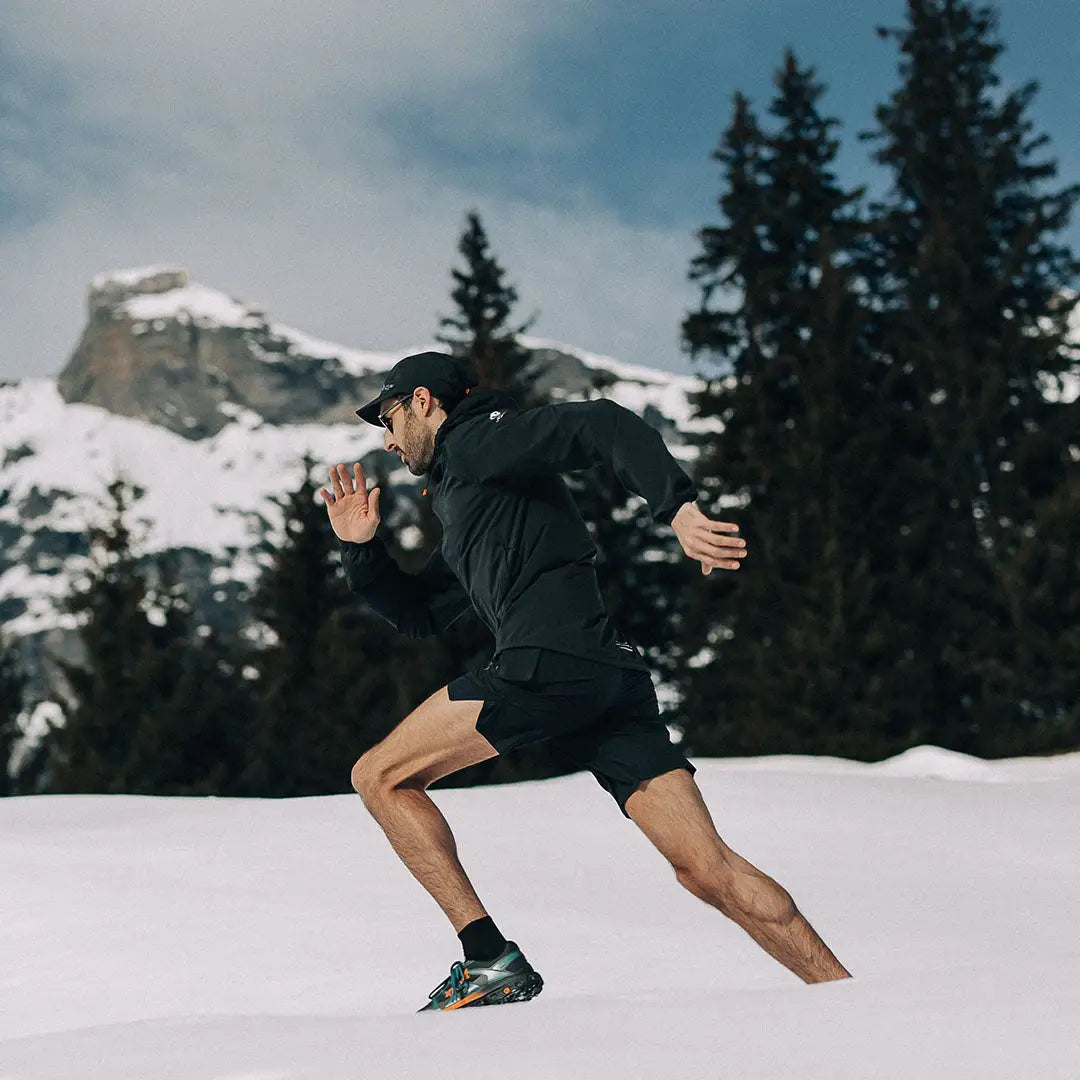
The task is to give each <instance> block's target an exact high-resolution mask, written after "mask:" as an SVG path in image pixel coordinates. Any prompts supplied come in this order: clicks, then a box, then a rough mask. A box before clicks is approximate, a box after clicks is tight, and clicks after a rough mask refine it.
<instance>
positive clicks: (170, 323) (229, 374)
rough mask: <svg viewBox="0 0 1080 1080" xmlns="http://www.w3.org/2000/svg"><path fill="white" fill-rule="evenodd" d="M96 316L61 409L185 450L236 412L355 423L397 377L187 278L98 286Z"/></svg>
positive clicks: (145, 277)
mask: <svg viewBox="0 0 1080 1080" xmlns="http://www.w3.org/2000/svg"><path fill="white" fill-rule="evenodd" d="M87 309H88V320H87V324H86V326H85V328H84V329H83V332H82V335H81V337H80V339H79V342H78V344H77V345H76V347H75V350H74V352H73V353H72V355H71V358H70V360H69V361H68V363H67V366H66V367H65V368H64V370H63V371H62V372H61V374H60V376H59V378H58V380H57V387H58V389H59V391H60V394H61V395H62V396H63V398H64V400H65V401H67V402H81V403H85V404H90V405H99V406H101V407H102V408H105V409H108V410H109V411H110V412H113V413H117V414H119V415H121V416H131V417H135V418H137V419H140V420H147V421H150V422H151V423H154V424H157V425H160V426H162V427H165V428H168V429H169V430H170V431H173V432H175V433H176V434H178V435H183V436H184V437H185V438H188V439H202V438H206V437H208V436H212V435H215V434H217V432H219V431H220V430H221V429H222V428H223V427H224V426H225V425H226V424H227V423H229V422H230V419H231V418H232V417H233V416H235V415H236V411H237V409H238V408H240V409H247V410H250V411H251V412H253V413H255V414H256V415H258V416H259V417H261V418H262V419H263V420H264V421H266V422H267V423H271V424H285V423H293V424H295V423H306V422H328V423H334V422H340V421H344V420H349V419H355V417H354V416H353V410H354V409H355V408H356V405H357V402H358V401H362V400H366V398H367V397H368V396H370V394H371V393H372V392H374V390H375V389H377V387H378V385H379V384H380V382H381V374H380V372H381V371H382V370H384V369H385V367H386V366H388V360H387V359H386V358H385V357H382V356H381V355H379V354H370V355H368V356H364V354H351V353H350V351H349V350H343V349H339V348H337V347H335V346H330V345H328V344H327V343H324V342H318V341H315V340H314V339H311V338H308V337H306V335H303V334H301V333H300V332H299V331H293V330H291V328H289V327H284V326H280V325H276V324H273V323H271V322H269V321H268V320H267V318H266V315H265V313H264V312H263V311H262V310H261V309H260V308H258V307H255V306H253V305H251V304H247V303H244V302H243V301H240V300H236V299H234V298H232V297H229V296H227V295H226V294H224V293H222V292H220V291H218V290H215V289H209V288H207V287H205V286H203V285H199V284H196V283H194V282H192V281H191V280H190V279H189V277H188V274H187V271H186V270H184V269H183V268H180V267H174V266H152V267H147V268H145V269H142V270H124V271H118V272H115V273H110V274H102V275H99V276H98V277H96V278H94V280H93V281H92V282H91V284H90V289H89V293H88V297H87ZM357 360H360V362H359V363H357V362H356V361H357ZM364 360H367V361H368V362H367V363H364V362H363V361H364Z"/></svg>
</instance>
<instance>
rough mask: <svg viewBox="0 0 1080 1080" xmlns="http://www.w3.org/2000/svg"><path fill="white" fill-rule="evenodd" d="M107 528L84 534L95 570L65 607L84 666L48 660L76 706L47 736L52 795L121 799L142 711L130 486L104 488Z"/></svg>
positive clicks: (142, 597)
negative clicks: (75, 626) (116, 795)
mask: <svg viewBox="0 0 1080 1080" xmlns="http://www.w3.org/2000/svg"><path fill="white" fill-rule="evenodd" d="M108 491H109V497H110V500H111V514H112V517H111V521H110V523H109V525H108V526H106V527H104V528H97V527H95V528H93V529H91V532H90V548H91V553H92V557H93V559H94V563H93V565H92V567H91V569H90V571H89V574H88V576H87V578H86V580H85V581H84V582H83V583H81V584H80V585H78V586H76V588H75V591H74V592H73V593H72V595H71V596H70V597H69V598H68V601H67V608H68V610H69V612H71V613H72V614H74V615H75V616H76V617H77V618H79V619H80V621H81V626H80V629H79V636H80V639H81V641H82V645H83V649H84V651H85V662H84V663H82V664H73V663H69V662H67V661H62V660H60V659H59V658H56V657H54V658H53V660H54V662H55V663H56V664H57V665H58V667H59V668H60V669H61V671H62V672H63V674H64V675H65V676H66V678H67V681H68V683H69V685H70V687H71V690H72V691H73V695H74V699H75V703H74V706H73V707H72V708H70V709H69V710H66V716H65V721H64V724H63V726H62V727H59V728H56V729H55V730H54V731H53V732H52V734H51V736H50V767H49V771H50V776H51V790H52V791H54V792H69V793H97V792H124V791H126V790H127V784H128V782H129V780H130V775H129V768H128V766H129V759H130V754H131V747H132V743H133V740H134V737H135V732H136V730H137V728H138V725H139V719H140V716H141V714H142V711H143V709H144V708H145V707H146V703H147V702H146V698H145V696H144V692H145V691H146V689H147V688H146V687H145V685H141V684H140V683H139V681H138V680H137V679H136V678H135V675H134V673H135V671H136V669H137V668H138V667H139V666H140V665H145V664H146V663H147V661H148V659H149V658H150V657H152V655H153V653H154V651H155V642H154V636H153V633H152V626H151V624H150V622H149V621H148V619H147V616H146V612H145V610H144V605H145V601H146V599H147V595H148V587H147V582H146V579H145V578H144V576H143V574H142V573H141V572H140V570H139V569H138V567H137V565H136V559H135V556H134V554H133V552H132V547H131V535H130V532H129V530H128V527H127V524H126V521H125V513H126V511H127V507H128V503H129V486H128V485H127V484H126V483H125V482H124V481H123V480H120V479H118V480H115V481H113V483H111V484H110V485H109V489H108Z"/></svg>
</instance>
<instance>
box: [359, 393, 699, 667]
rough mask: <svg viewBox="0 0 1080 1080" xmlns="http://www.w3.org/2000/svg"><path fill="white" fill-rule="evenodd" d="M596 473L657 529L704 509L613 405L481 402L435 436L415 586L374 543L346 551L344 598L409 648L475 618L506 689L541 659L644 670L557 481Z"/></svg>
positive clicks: (647, 435) (652, 433)
mask: <svg viewBox="0 0 1080 1080" xmlns="http://www.w3.org/2000/svg"><path fill="white" fill-rule="evenodd" d="M601 462H606V463H607V464H608V465H610V466H611V467H612V468H613V469H614V471H615V474H616V475H617V476H618V477H619V479H620V480H621V481H622V483H623V484H624V486H625V487H626V488H627V489H628V490H629V491H631V492H633V493H634V494H636V495H640V496H641V497H642V498H644V499H645V501H646V503H647V504H648V506H649V511H650V513H651V515H652V517H653V520H654V521H657V522H661V523H663V524H670V523H671V519H672V518H673V517H674V516H675V512H676V511H677V510H678V509H679V507H680V506H681V505H682V504H683V503H685V502H691V501H693V500H694V499H696V498H697V494H698V493H697V489H696V488H695V487H694V485H693V483H692V482H691V481H690V478H689V477H688V476H687V475H686V473H685V472H684V471H683V470H682V468H681V467H680V466H679V464H678V462H677V461H676V460H675V458H674V457H672V455H671V453H670V452H669V451H668V449H667V447H666V446H665V445H664V441H663V439H662V438H661V436H660V434H659V432H657V431H656V430H654V429H653V428H651V427H650V426H649V425H648V424H646V423H645V421H644V420H642V419H641V418H640V417H639V416H637V415H636V414H635V413H633V412H631V411H630V410H629V409H626V408H624V407H623V406H621V405H619V404H617V403H616V402H614V401H611V400H609V399H606V398H600V399H595V400H592V401H580V402H565V403H561V404H557V405H543V406H540V407H538V408H535V409H528V410H524V411H523V410H521V409H520V408H519V407H518V406H517V404H516V403H515V401H514V399H513V398H512V397H511V396H510V395H509V394H506V393H503V392H502V391H500V390H490V389H479V390H473V391H472V392H471V393H469V394H467V395H466V396H465V397H464V398H463V399H462V400H461V401H460V402H459V403H458V404H457V405H456V406H455V407H454V408H453V410H452V411H451V412H450V413H449V415H448V416H447V418H446V419H445V420H444V421H443V422H442V424H440V426H439V429H438V431H436V433H435V451H434V456H433V458H432V463H431V468H430V472H429V476H428V491H429V492H430V494H431V499H432V509H433V510H434V512H435V515H436V517H438V519H439V521H440V522H441V523H442V529H443V535H442V543H441V545H440V547H439V548H437V549H436V550H435V552H434V553H433V554H432V555H431V557H430V559H429V560H428V562H427V564H426V566H425V567H424V568H423V570H421V571H420V572H419V573H418V574H408V573H406V572H405V571H403V570H402V569H401V568H400V567H399V566H398V564H397V563H396V562H395V561H394V560H393V559H392V558H391V556H390V554H389V553H388V552H387V550H386V547H385V545H384V544H383V542H382V540H381V539H380V538H379V535H378V533H376V534H375V536H374V537H372V539H371V540H370V541H369V542H368V543H365V544H354V543H351V542H348V541H342V543H341V549H342V564H343V566H344V568H345V576H346V579H347V580H348V583H349V588H350V589H351V590H352V591H353V592H355V593H357V594H359V595H360V596H361V597H362V598H363V599H364V601H365V602H366V603H367V604H369V605H370V606H371V608H372V609H373V610H374V611H376V612H377V613H378V614H379V615H380V616H382V618H384V619H385V620H386V621H387V622H388V623H390V625H391V626H393V627H394V628H395V629H397V630H398V631H400V632H401V633H403V634H408V635H409V636H411V637H426V636H427V635H430V634H438V633H440V632H441V631H443V630H445V629H446V628H447V627H448V626H450V625H451V624H452V623H454V622H455V621H456V620H457V619H458V618H460V617H461V616H462V615H463V614H464V613H465V612H466V611H468V610H469V608H470V607H472V608H474V609H475V610H476V612H477V613H478V614H479V616H480V618H481V619H483V621H484V622H485V623H486V624H487V625H488V627H489V628H490V629H491V632H492V633H493V634H494V636H495V654H494V661H495V662H496V663H497V665H498V669H499V670H500V672H502V673H503V674H505V675H507V676H508V677H511V678H528V677H529V675H530V674H531V673H532V670H533V669H534V668H535V666H536V659H537V657H538V656H539V650H540V649H550V650H553V651H555V652H559V653H564V654H570V655H572V656H578V657H583V658H586V659H591V660H597V661H600V662H602V663H608V664H614V665H617V666H619V667H629V668H637V669H639V670H648V665H647V663H646V662H645V658H644V656H643V654H642V653H641V650H640V649H639V648H638V647H637V646H636V645H635V644H634V643H633V642H631V641H629V640H628V639H627V637H626V636H625V635H623V634H622V633H620V631H619V630H618V628H617V627H615V626H614V625H613V624H612V622H611V620H610V619H609V617H608V614H607V611H606V610H605V608H604V602H603V599H602V597H601V593H600V585H599V582H598V581H597V577H596V567H595V560H596V545H595V544H594V543H593V541H592V538H591V537H590V535H589V531H588V529H587V528H586V526H585V522H584V520H583V519H582V517H581V514H580V513H579V512H578V509H577V505H576V504H575V502H574V499H573V496H572V495H571V494H570V491H569V489H568V488H567V486H566V483H565V481H564V480H563V479H562V477H561V476H560V473H565V472H574V471H576V470H578V469H585V468H589V467H590V466H593V465H596V464H599V463H601Z"/></svg>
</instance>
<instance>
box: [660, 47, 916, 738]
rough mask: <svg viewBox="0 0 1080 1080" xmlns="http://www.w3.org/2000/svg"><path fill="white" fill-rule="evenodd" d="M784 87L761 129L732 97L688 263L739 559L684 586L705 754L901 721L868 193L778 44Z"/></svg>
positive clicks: (715, 487) (709, 463)
mask: <svg viewBox="0 0 1080 1080" xmlns="http://www.w3.org/2000/svg"><path fill="white" fill-rule="evenodd" d="M776 86H777V94H776V96H775V98H774V99H773V102H772V104H771V108H770V112H771V115H772V116H773V117H774V118H775V120H776V122H777V126H776V129H775V130H774V131H771V132H767V131H765V130H764V129H763V128H762V127H761V126H760V124H759V123H758V121H757V118H756V116H755V115H754V113H753V111H752V109H751V107H750V103H749V102H748V100H747V99H746V98H745V97H744V96H742V95H736V98H735V105H734V110H733V117H732V121H731V124H730V125H729V127H728V128H727V130H726V131H725V132H724V135H723V136H722V139H721V142H720V145H719V146H718V148H717V150H716V151H715V153H714V155H713V157H714V158H715V159H716V160H718V161H720V162H721V164H722V166H723V180H724V190H723V193H722V196H721V198H720V203H719V205H720V210H721V212H722V215H723V218H724V220H723V223H722V224H721V225H718V226H711V227H708V228H706V229H704V230H702V232H701V234H700V238H701V241H702V251H701V253H700V254H699V255H698V256H697V257H696V258H695V260H694V262H693V263H692V267H691V278H692V279H694V280H696V281H698V282H699V283H700V285H701V287H702V304H701V308H700V309H699V310H698V311H696V312H693V313H691V314H690V315H689V316H688V317H687V318H686V320H685V321H684V323H683V339H684V342H685V344H686V346H687V348H688V349H689V350H690V351H691V353H692V355H693V356H694V358H695V360H696V361H697V362H698V363H701V362H702V361H711V364H712V370H711V372H710V375H711V377H710V378H709V379H708V381H707V383H706V385H705V386H704V388H703V389H702V390H701V391H700V392H699V393H698V394H695V395H693V398H692V401H693V405H694V411H695V413H696V415H697V416H698V417H701V418H708V419H710V420H712V421H713V425H714V429H713V430H711V431H709V432H708V433H707V434H706V435H705V436H704V437H703V438H702V440H701V444H700V453H699V458H698V462H697V468H696V474H695V479H696V480H697V482H698V485H699V487H700V488H701V489H702V490H703V491H704V492H705V493H706V496H705V499H703V500H702V501H705V502H708V503H711V504H712V505H713V506H715V507H716V513H715V514H714V516H718V517H720V516H722V517H726V518H734V519H735V520H736V521H738V522H740V523H741V526H742V530H741V531H742V532H743V535H744V536H745V537H746V538H747V547H748V551H749V557H748V559H747V560H746V562H745V564H744V565H743V567H742V568H741V569H740V571H739V572H738V574H737V575H724V574H723V573H722V572H717V573H715V574H714V575H712V576H711V577H709V578H702V577H700V576H699V577H698V578H697V579H696V580H695V581H694V582H693V583H691V584H690V585H689V586H688V592H687V595H686V598H685V601H684V602H683V603H682V605H681V607H682V609H683V612H684V619H685V626H686V632H685V634H684V637H683V651H684V655H683V657H682V659H683V672H684V674H683V676H682V678H681V679H680V683H681V685H680V690H681V694H682V706H681V709H680V713H679V717H678V725H679V726H680V727H682V728H683V730H684V733H685V740H686V745H687V746H688V748H689V749H690V750H691V751H692V752H698V753H729V754H730V753H762V752H776V751H790V752H818V753H821V752H831V753H847V754H852V755H861V756H875V755H878V754H880V753H881V752H882V751H883V750H885V751H886V752H887V750H888V749H890V748H893V747H894V746H895V743H896V741H897V740H902V739H903V738H904V737H905V734H906V733H904V732H902V731H896V730H895V725H894V723H893V721H892V720H891V719H890V717H889V712H888V707H887V704H886V703H885V702H884V701H883V697H882V694H881V693H880V692H879V691H878V688H877V684H876V683H875V681H874V675H875V674H877V673H878V670H877V669H879V668H880V667H881V665H882V663H883V660H882V658H881V656H880V651H881V650H880V646H879V645H877V644H876V636H875V630H874V619H875V605H874V603H873V594H874V581H873V576H872V573H871V570H870V567H871V563H872V558H873V548H874V546H875V536H874V533H873V529H872V528H870V527H869V525H868V519H872V511H873V505H874V502H875V494H874V485H875V482H876V481H875V480H874V472H875V463H876V462H880V461H881V460H882V458H883V456H884V453H885V450H884V447H883V445H882V443H881V440H880V438H879V436H878V433H877V429H876V424H875V420H874V416H873V387H872V381H871V379H870V378H869V375H868V363H867V356H868V350H869V344H870V320H869V313H868V311H867V308H866V305H865V303H864V301H863V300H862V298H861V288H862V284H861V282H860V281H859V280H858V278H857V277H856V273H855V265H856V262H857V256H858V254H859V252H860V250H861V248H862V246H863V244H864V232H865V225H864V224H863V222H862V221H861V220H860V217H859V214H858V201H859V198H860V195H861V192H860V191H850V192H849V191H845V190H843V189H842V188H841V187H840V185H839V184H838V182H837V180H836V177H835V175H834V173H833V163H834V161H835V157H836V154H837V152H838V148H839V144H838V141H837V140H836V138H835V137H834V135H833V130H834V128H835V127H836V126H837V122H836V121H835V120H833V119H830V118H827V117H824V116H822V114H821V113H820V112H819V110H818V101H819V99H820V97H821V95H822V94H823V92H824V87H823V86H822V85H821V84H820V83H818V82H817V80H816V78H815V75H814V72H813V70H812V69H804V68H801V67H800V66H799V64H798V62H797V61H796V59H795V57H794V55H793V54H792V53H791V52H790V51H789V52H788V53H787V54H786V56H785V59H784V63H783V66H782V67H781V68H780V70H779V71H778V72H777V75H776ZM717 421H719V424H720V425H722V428H723V431H722V434H720V433H718V432H716V431H715V427H716V426H718V425H717V423H716V422H717ZM718 613H723V614H722V615H718Z"/></svg>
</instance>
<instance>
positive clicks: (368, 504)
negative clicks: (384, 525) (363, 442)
mask: <svg viewBox="0 0 1080 1080" xmlns="http://www.w3.org/2000/svg"><path fill="white" fill-rule="evenodd" d="M330 483H331V484H332V485H333V488H334V494H333V495H331V494H330V492H329V491H327V490H326V488H320V489H319V490H320V493H321V494H322V497H323V502H325V503H326V512H327V514H329V515H330V524H331V526H332V527H333V530H334V532H335V533H336V535H337V538H338V539H339V540H350V541H352V543H354V544H366V543H367V542H368V541H369V540H370V539H371V538H372V537H373V536H374V535H375V530H376V529H377V528H378V527H379V522H380V521H381V520H382V518H381V517H380V516H379V496H380V495H381V494H382V492H381V491H380V489H379V488H378V487H374V488H372V489H371V495H370V496H369V495H368V489H367V481H366V480H365V479H364V470H363V468H362V467H361V465H360V462H359V461H358V462H356V464H355V465H353V476H350V475H349V470H348V469H346V468H345V466H344V465H338V466H336V467H334V468H333V469H331V470H330Z"/></svg>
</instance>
